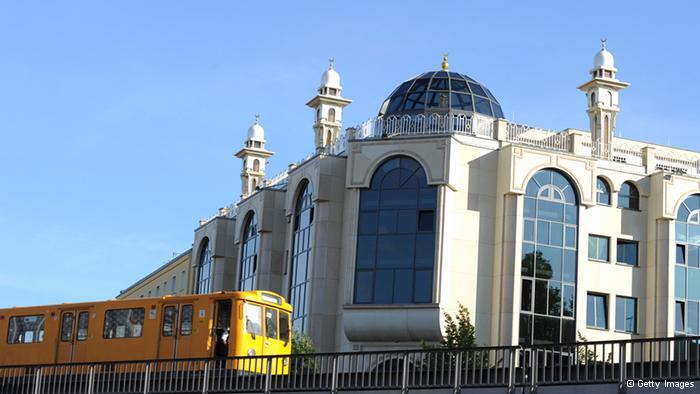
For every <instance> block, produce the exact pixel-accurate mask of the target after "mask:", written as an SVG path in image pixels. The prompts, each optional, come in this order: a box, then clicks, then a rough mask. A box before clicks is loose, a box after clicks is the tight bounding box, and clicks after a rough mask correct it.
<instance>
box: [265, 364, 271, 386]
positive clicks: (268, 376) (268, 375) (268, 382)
mask: <svg viewBox="0 0 700 394" xmlns="http://www.w3.org/2000/svg"><path fill="white" fill-rule="evenodd" d="M266 361H267V368H265V394H269V393H270V392H271V391H272V362H271V361H272V357H268V358H267V359H266Z"/></svg>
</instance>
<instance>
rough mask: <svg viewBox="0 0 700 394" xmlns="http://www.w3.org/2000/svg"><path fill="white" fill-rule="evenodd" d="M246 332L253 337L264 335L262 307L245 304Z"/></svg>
mask: <svg viewBox="0 0 700 394" xmlns="http://www.w3.org/2000/svg"><path fill="white" fill-rule="evenodd" d="M245 331H246V332H247V333H249V334H251V335H253V336H255V335H262V307H260V306H258V305H253V304H249V303H247V302H246V303H245Z"/></svg>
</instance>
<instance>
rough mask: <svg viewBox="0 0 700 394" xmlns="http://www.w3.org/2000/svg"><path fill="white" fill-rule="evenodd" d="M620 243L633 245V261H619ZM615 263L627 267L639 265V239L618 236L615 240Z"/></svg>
mask: <svg viewBox="0 0 700 394" xmlns="http://www.w3.org/2000/svg"><path fill="white" fill-rule="evenodd" d="M620 245H634V246H635V248H634V263H632V264H631V263H628V262H625V261H620ZM615 252H616V253H615V254H616V255H615V264H618V265H624V266H627V267H639V241H635V240H631V239H622V238H618V239H617V240H616V242H615Z"/></svg>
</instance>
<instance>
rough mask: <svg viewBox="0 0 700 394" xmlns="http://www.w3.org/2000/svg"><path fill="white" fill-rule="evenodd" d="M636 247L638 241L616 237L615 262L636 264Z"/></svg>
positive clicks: (637, 246) (637, 247)
mask: <svg viewBox="0 0 700 394" xmlns="http://www.w3.org/2000/svg"><path fill="white" fill-rule="evenodd" d="M638 249H639V243H638V242H636V241H627V240H624V239H618V240H617V262H618V263H620V264H627V265H637V256H638Z"/></svg>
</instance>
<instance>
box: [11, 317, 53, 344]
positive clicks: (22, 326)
mask: <svg viewBox="0 0 700 394" xmlns="http://www.w3.org/2000/svg"><path fill="white" fill-rule="evenodd" d="M44 320H45V319H44V315H33V316H13V317H11V318H10V321H9V323H8V329H7V343H9V344H15V343H39V342H43V341H44Z"/></svg>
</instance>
